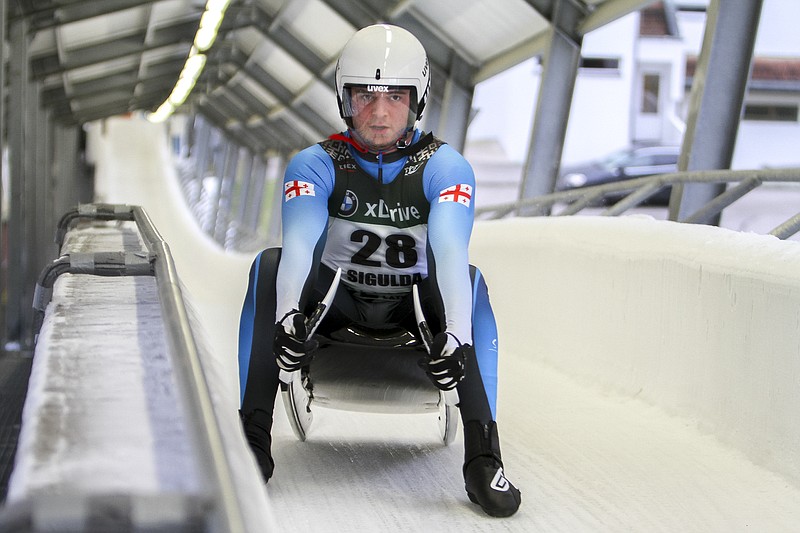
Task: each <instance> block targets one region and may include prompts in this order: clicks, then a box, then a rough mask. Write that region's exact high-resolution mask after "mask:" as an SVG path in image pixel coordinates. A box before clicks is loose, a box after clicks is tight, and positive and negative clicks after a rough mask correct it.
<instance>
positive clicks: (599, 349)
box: [470, 216, 800, 485]
mask: <svg viewBox="0 0 800 533" xmlns="http://www.w3.org/2000/svg"><path fill="white" fill-rule="evenodd" d="M512 253H513V257H512V258H511V259H509V257H510V256H509V254H512ZM470 259H471V261H472V262H474V263H475V264H476V265H478V266H479V267H480V268H481V270H482V271H483V272H484V274H485V275H486V279H487V283H488V285H489V289H490V296H491V297H492V300H493V301H497V302H501V303H502V305H496V306H495V313H496V315H497V318H498V325H499V327H500V347H501V351H502V352H503V353H509V352H511V353H515V354H520V355H521V356H523V357H525V358H533V359H536V360H538V361H540V362H543V363H544V364H545V365H546V366H549V367H555V368H558V369H560V370H561V371H563V372H564V373H566V374H569V375H571V376H573V377H574V378H575V379H577V380H579V381H580V382H582V383H585V384H588V385H590V386H591V387H596V388H600V389H601V390H602V391H604V392H608V393H609V394H614V395H619V396H620V397H621V398H626V399H627V398H631V397H635V398H637V399H639V400H642V401H644V402H646V403H648V404H652V405H654V406H657V408H658V409H659V410H661V411H662V412H667V413H670V414H673V415H677V416H680V417H683V418H685V419H686V420H687V421H688V423H690V424H693V425H696V426H697V427H699V428H700V429H701V430H702V431H703V432H704V433H707V434H710V435H714V436H715V437H716V438H718V439H720V440H721V441H723V442H725V443H727V444H729V445H731V446H733V447H734V448H736V449H737V450H739V451H741V452H742V453H744V454H746V455H747V456H748V457H749V458H750V459H751V460H752V461H754V462H755V463H756V464H759V465H762V466H766V467H767V468H769V469H771V470H773V471H775V472H779V473H780V474H781V475H783V476H785V477H786V478H788V479H791V480H793V482H794V483H795V484H798V485H800V453H798V448H797V443H798V442H800V418H798V417H797V412H798V410H800V388H798V386H797V379H798V376H800V357H798V355H800V243H797V242H794V241H784V240H780V239H778V238H776V237H774V236H767V235H759V234H754V233H744V232H737V231H732V230H728V229H724V228H717V227H714V226H706V225H697V224H682V223H677V222H671V221H665V220H654V219H652V218H650V217H646V216H628V217H601V216H580V217H527V218H522V217H517V218H511V219H506V220H496V221H486V222H482V223H480V224H476V227H475V231H474V233H473V239H472V243H471V248H470ZM520 332H525V334H524V335H523V334H520ZM501 365H502V361H501ZM502 374H503V373H502V371H501V376H502ZM500 386H501V387H502V383H501V384H500ZM525 408H528V409H535V408H536V406H525Z"/></svg>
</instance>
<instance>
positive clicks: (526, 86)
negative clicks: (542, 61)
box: [465, 0, 800, 201]
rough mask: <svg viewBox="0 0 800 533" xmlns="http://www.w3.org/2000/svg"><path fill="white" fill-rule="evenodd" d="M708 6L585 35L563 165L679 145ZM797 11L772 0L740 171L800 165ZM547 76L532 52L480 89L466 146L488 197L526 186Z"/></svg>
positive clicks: (673, 0) (678, 2) (767, 2)
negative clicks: (640, 147) (539, 96)
mask: <svg viewBox="0 0 800 533" xmlns="http://www.w3.org/2000/svg"><path fill="white" fill-rule="evenodd" d="M707 4H708V2H707V0H691V1H690V0H667V1H664V2H657V3H655V4H653V5H651V6H650V7H648V8H646V9H644V10H642V11H640V12H637V13H632V14H630V15H627V16H625V17H623V18H621V19H619V20H617V21H615V22H613V23H611V24H608V25H606V26H603V27H602V28H599V29H597V30H595V31H593V32H591V33H589V34H587V35H586V36H585V37H584V41H583V47H582V60H581V67H580V71H579V73H578V77H577V80H576V84H575V92H574V96H573V101H572V108H571V116H570V122H569V125H568V129H567V136H566V139H565V143H564V150H563V154H562V165H571V164H574V163H579V162H583V161H587V160H594V159H600V158H603V157H604V156H606V155H608V154H609V153H611V152H614V151H616V150H619V149H622V148H625V147H628V146H631V145H634V144H638V143H647V144H667V145H680V144H681V141H682V138H683V131H684V128H685V121H686V114H687V107H688V102H689V94H690V91H691V85H692V80H693V75H694V67H695V65H696V63H697V57H698V54H699V51H700V48H701V44H702V40H703V32H704V29H705V18H706V6H707ZM799 18H800V2H797V1H796V0H764V4H763V8H762V14H761V19H760V25H759V31H758V35H757V39H756V45H755V55H754V59H753V62H752V73H751V81H750V83H749V84H748V92H747V95H746V98H745V108H744V110H743V120H742V122H741V124H740V127H739V132H738V137H737V142H736V149H735V152H734V157H733V163H732V167H733V168H734V169H745V168H763V167H788V166H800V153H799V152H798V150H797V146H800V117H799V116H798V115H799V114H798V109H800V39H798V37H797V34H796V30H795V28H793V27H792V26H791V24H790V23H791V21H796V20H798V19H799ZM539 73H540V65H539V63H538V60H537V59H531V60H529V61H526V62H524V63H521V64H520V65H517V66H516V67H514V68H512V69H509V70H508V71H506V72H503V73H501V74H499V75H498V76H495V77H493V78H491V79H489V80H487V81H485V82H483V83H482V84H480V85H478V87H477V88H476V91H475V98H474V101H473V106H474V108H475V110H476V114H475V117H474V119H473V121H472V123H471V125H470V128H469V131H468V133H467V145H466V150H465V153H466V155H467V156H468V157H469V159H470V160H471V161H472V162H473V164H474V165H475V169H476V173H477V175H478V179H479V181H483V182H484V183H485V184H486V185H489V187H487V188H486V189H489V190H488V191H487V192H488V194H487V196H488V197H489V200H491V199H492V198H491V197H492V196H495V197H497V198H503V199H504V200H506V201H507V200H509V199H513V198H514V194H513V192H514V191H516V190H518V184H519V180H520V176H521V173H522V165H523V164H524V161H525V157H526V154H527V151H528V144H529V140H530V133H531V128H532V125H533V114H534V109H535V105H536V93H537V89H538V83H539ZM486 189H485V190H486Z"/></svg>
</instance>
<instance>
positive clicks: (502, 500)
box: [458, 266, 520, 516]
mask: <svg viewBox="0 0 800 533" xmlns="http://www.w3.org/2000/svg"><path fill="white" fill-rule="evenodd" d="M470 273H471V277H472V287H473V291H472V340H473V343H474V354H473V355H472V356H468V357H467V367H466V373H465V377H464V380H463V381H462V382H461V383H460V384H459V385H458V393H459V398H460V401H461V406H460V410H461V415H462V418H463V419H464V468H463V474H464V484H465V488H466V491H467V494H468V495H469V499H470V500H472V501H473V502H474V503H477V504H479V505H480V506H481V507H482V508H483V510H484V511H485V512H486V513H488V514H490V515H493V516H510V515H512V514H514V513H515V512H516V511H517V509H518V508H519V504H520V494H519V490H517V488H516V487H514V485H512V484H511V482H510V481H508V479H507V478H506V477H505V474H504V473H503V460H502V457H501V454H500V436H499V434H498V431H497V424H496V422H495V416H496V412H497V348H498V345H497V324H496V322H495V318H494V312H493V311H492V306H491V303H490V302H489V291H488V289H487V287H486V282H485V280H484V278H483V275H482V274H481V272H480V270H478V269H477V268H476V267H474V266H471V267H470ZM479 385H480V390H479ZM487 408H488V410H487Z"/></svg>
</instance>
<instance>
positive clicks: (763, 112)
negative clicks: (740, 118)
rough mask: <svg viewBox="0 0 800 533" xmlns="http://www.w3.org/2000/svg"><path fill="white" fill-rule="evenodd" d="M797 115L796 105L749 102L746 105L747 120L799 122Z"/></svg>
mask: <svg viewBox="0 0 800 533" xmlns="http://www.w3.org/2000/svg"><path fill="white" fill-rule="evenodd" d="M797 116H798V113H797V106H796V105H776V104H747V105H745V106H744V119H745V120H768V121H773V122H797Z"/></svg>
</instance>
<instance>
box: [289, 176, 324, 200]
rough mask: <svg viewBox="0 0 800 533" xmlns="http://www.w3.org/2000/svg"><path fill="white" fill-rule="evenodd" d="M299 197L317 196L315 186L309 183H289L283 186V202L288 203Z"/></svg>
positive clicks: (296, 181)
mask: <svg viewBox="0 0 800 533" xmlns="http://www.w3.org/2000/svg"><path fill="white" fill-rule="evenodd" d="M299 196H316V194H315V193H314V184H313V183H309V182H307V181H298V180H294V181H287V182H286V183H284V184H283V200H284V201H285V202H288V201H289V200H291V199H292V198H297V197H299Z"/></svg>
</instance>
